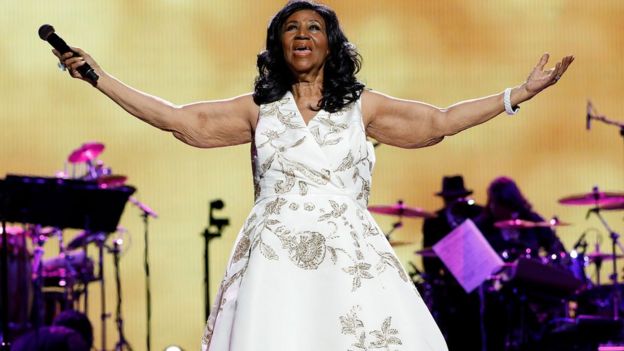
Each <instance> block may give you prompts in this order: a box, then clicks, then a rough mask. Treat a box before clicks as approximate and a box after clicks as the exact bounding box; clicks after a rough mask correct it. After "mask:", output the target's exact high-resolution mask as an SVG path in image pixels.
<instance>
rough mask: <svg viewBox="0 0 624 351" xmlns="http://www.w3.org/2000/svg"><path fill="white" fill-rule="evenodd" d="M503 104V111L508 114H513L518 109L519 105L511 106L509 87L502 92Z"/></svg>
mask: <svg viewBox="0 0 624 351" xmlns="http://www.w3.org/2000/svg"><path fill="white" fill-rule="evenodd" d="M503 105H505V112H507V114H508V115H510V116H512V115H515V114H516V113H518V111H519V110H520V107H519V106H515V109H514V108H513V107H512V106H511V88H507V89H505V92H504V93H503Z"/></svg>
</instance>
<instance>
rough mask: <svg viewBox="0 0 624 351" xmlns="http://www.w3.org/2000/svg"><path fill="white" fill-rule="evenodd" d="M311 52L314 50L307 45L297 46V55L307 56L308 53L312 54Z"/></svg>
mask: <svg viewBox="0 0 624 351" xmlns="http://www.w3.org/2000/svg"><path fill="white" fill-rule="evenodd" d="M310 52H312V49H311V48H310V47H309V46H307V45H305V44H302V45H297V46H295V53H296V54H306V53H310Z"/></svg>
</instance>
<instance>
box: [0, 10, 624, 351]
mask: <svg viewBox="0 0 624 351" xmlns="http://www.w3.org/2000/svg"><path fill="white" fill-rule="evenodd" d="M283 4H284V1H274V0H271V1H269V0H262V1H238V0H236V1H232V0H227V1H226V0H215V1H190V0H189V1H182V0H180V1H174V0H152V1H145V0H144V1H122V0H110V1H77V0H63V1H59V0H55V1H45V2H40V1H33V0H24V1H4V2H3V3H2V5H0V9H1V10H0V12H1V13H2V15H0V29H1V31H2V33H3V39H2V41H0V59H1V60H0V62H1V64H0V96H1V97H2V99H1V101H2V112H1V113H0V121H1V124H0V130H2V133H1V134H0V176H3V175H4V174H7V173H13V174H30V175H41V176H52V175H54V174H55V172H56V171H59V170H62V169H63V168H64V161H65V159H66V158H67V156H68V154H69V153H70V152H71V151H72V150H73V149H75V148H76V147H78V146H79V145H80V144H82V143H83V142H85V141H92V140H95V141H101V142H104V143H105V144H106V150H105V152H104V153H103V154H102V155H101V157H100V158H101V159H102V160H103V161H105V163H106V164H107V165H108V166H110V167H112V169H113V171H114V173H116V174H123V175H127V176H128V177H129V184H132V185H134V186H136V187H137V189H138V193H137V196H138V198H139V199H140V200H141V201H143V202H145V203H146V204H148V205H149V206H151V207H152V208H153V209H155V210H156V211H157V212H158V213H159V214H160V218H159V219H157V220H151V222H150V236H149V242H150V259H151V265H152V267H151V268H152V270H151V272H152V290H153V291H152V298H153V316H152V329H153V331H152V334H153V335H152V340H153V343H152V349H153V350H162V349H163V348H164V347H165V346H166V345H168V344H172V343H176V344H179V345H181V346H183V347H184V348H185V349H187V350H193V349H196V348H197V347H198V345H199V338H200V336H201V333H202V328H203V324H204V312H203V311H204V307H203V286H202V277H203V268H202V254H203V251H202V248H203V242H202V240H203V239H202V237H201V236H200V233H201V232H202V230H203V228H204V227H205V226H206V224H207V213H208V202H209V201H210V200H212V199H216V198H221V199H223V200H224V201H225V203H226V207H225V209H224V210H222V211H219V212H217V214H218V215H219V216H223V217H229V218H230V220H231V226H229V227H227V229H226V230H225V233H224V237H223V238H222V239H219V240H215V241H213V243H212V246H211V248H212V251H211V255H212V260H211V276H212V278H213V279H212V282H211V294H212V296H214V295H215V292H216V287H217V285H218V283H219V280H220V277H221V275H222V274H223V271H224V267H225V264H226V260H227V257H228V255H229V251H230V249H231V245H232V242H233V240H234V238H235V236H236V234H237V231H238V228H239V227H240V226H241V224H242V221H243V220H244V218H245V216H246V215H247V212H248V211H249V209H250V208H251V206H252V202H253V190H252V182H251V170H250V161H249V146H248V145H244V146H239V147H232V148H227V149H215V150H201V149H195V148H192V147H189V146H186V145H184V144H182V143H180V142H178V141H177V140H176V139H174V138H173V137H172V136H171V135H169V134H167V133H163V132H161V131H159V130H156V129H154V128H152V127H150V126H148V125H146V124H144V123H142V122H140V121H138V120H136V119H134V118H132V117H131V116H129V115H127V114H126V113H125V112H124V111H122V110H121V109H120V108H118V107H117V106H116V105H115V104H113V103H112V102H110V101H109V100H108V99H107V98H106V97H104V96H103V95H102V94H100V93H99V92H98V91H97V90H95V89H93V88H91V87H90V86H89V85H88V84H85V83H83V82H79V81H75V80H71V79H70V78H69V77H68V75H67V73H65V72H60V71H59V70H58V69H57V67H56V59H55V57H53V56H52V54H51V53H50V47H49V45H48V44H47V43H45V42H43V41H41V40H40V39H39V38H38V36H37V29H38V28H39V26H40V25H41V24H44V23H50V24H52V25H54V26H55V28H56V30H57V33H58V34H59V35H60V36H61V37H63V38H64V39H65V40H66V41H67V42H68V43H69V44H70V45H75V46H79V47H81V48H83V49H85V50H86V51H87V52H89V53H90V54H91V55H92V56H93V57H94V58H95V59H96V60H97V61H98V62H99V63H100V65H101V66H102V67H103V68H104V69H106V70H107V71H109V72H111V73H112V74H113V75H115V76H116V77H118V78H120V79H121V80H123V81H124V82H126V83H128V84H130V85H132V86H135V87H137V88H139V89H141V90H144V91H146V92H149V93H152V94H155V95H158V96H161V97H163V98H166V99H168V100H170V101H172V102H174V103H178V104H183V103H188V102H192V101H197V100H205V99H221V98H227V97H231V96H234V95H238V94H242V93H246V92H249V91H251V89H252V83H253V79H254V77H255V74H256V72H255V60H256V54H257V53H258V52H259V51H260V50H261V49H262V48H263V45H264V37H265V28H266V25H267V23H268V21H269V19H270V17H271V15H272V14H274V13H275V12H276V11H277V10H278V9H279V8H280V7H281V6H282V5H283ZM328 4H329V5H330V6H332V7H333V8H334V9H335V10H336V12H337V13H338V15H339V17H340V19H341V21H342V25H343V28H344V30H345V31H346V33H347V35H348V37H349V39H350V40H351V41H352V42H353V43H354V44H356V45H357V47H358V48H359V50H360V53H361V54H362V55H363V57H364V66H363V70H362V72H361V73H360V75H359V78H360V79H361V80H362V81H363V82H365V83H366V84H367V86H368V87H371V88H374V89H376V90H379V91H382V92H385V93H387V94H390V95H393V96H397V97H401V98H410V99H417V100H422V101H426V102H429V103H432V104H434V105H437V106H448V105H450V104H452V103H454V102H457V101H459V100H462V99H467V98H474V97H479V96H484V95H489V94H493V93H497V92H500V91H502V90H503V89H504V88H506V87H508V86H514V85H517V84H520V83H522V82H523V80H524V79H525V78H526V77H527V75H528V73H529V72H530V70H531V69H532V67H533V66H534V65H535V64H536V62H537V61H538V59H539V57H540V55H541V54H542V53H543V52H550V53H551V55H552V59H551V61H555V60H557V59H560V58H561V57H562V56H564V55H566V54H574V55H575V56H576V61H575V62H574V63H573V64H572V66H571V68H570V69H569V71H568V72H567V73H566V75H565V77H564V78H563V79H562V80H561V81H560V82H559V83H558V84H557V86H555V87H554V88H552V89H549V90H547V91H545V92H544V93H543V94H541V95H539V96H538V97H536V98H535V99H533V100H532V101H530V102H527V103H525V104H523V105H522V109H521V111H520V113H519V115H517V116H514V117H507V116H504V115H502V116H500V117H499V118H497V119H495V120H494V121H491V122H489V123H487V124H486V125H484V126H480V127H478V128H475V129H473V130H469V131H466V132H463V133H461V134H459V135H456V136H454V137H451V138H448V139H447V140H445V141H444V142H443V143H441V144H439V145H437V146H434V147H431V148H427V149H420V150H400V149H397V148H393V147H388V146H381V147H379V148H378V149H377V158H378V164H377V168H376V173H375V179H374V185H373V192H372V197H371V204H390V203H393V202H395V201H396V200H398V199H403V200H404V201H405V202H406V203H407V204H408V205H413V206H419V207H423V208H425V209H428V210H435V209H436V208H438V207H440V206H441V201H440V200H439V199H438V198H437V197H435V196H433V193H435V192H437V191H439V190H440V186H441V184H440V183H441V178H442V176H443V175H449V174H457V173H461V174H463V175H464V178H465V180H466V184H467V187H468V188H471V189H473V190H474V197H475V199H476V200H477V202H479V203H484V202H485V189H486V188H487V185H488V183H489V182H490V181H491V180H492V179H493V178H495V177H497V176H499V175H507V176H511V177H513V178H514V179H515V180H516V181H517V182H518V184H519V185H520V187H521V188H522V190H523V192H524V193H525V195H526V196H527V197H528V198H529V199H530V201H531V202H532V203H533V205H534V208H535V209H536V210H537V211H538V212H539V213H541V214H542V215H544V216H546V217H549V216H552V215H555V214H556V215H558V216H559V217H560V218H561V219H562V220H564V221H569V222H572V223H573V224H574V225H573V226H570V227H564V228H562V229H560V230H559V235H560V237H561V238H562V240H563V242H564V243H565V244H566V245H567V247H568V248H570V246H571V245H572V243H574V242H575V241H576V239H577V238H578V236H579V235H580V234H581V233H582V232H583V231H585V230H586V229H588V228H597V229H598V230H599V231H600V233H601V234H600V235H597V234H595V232H592V234H591V235H590V236H589V241H590V243H591V244H593V243H594V242H599V241H600V240H602V247H601V248H602V250H603V251H607V250H608V249H609V245H608V236H607V233H606V232H605V230H604V229H603V228H602V227H601V225H600V223H599V222H598V221H597V219H595V218H590V219H588V220H586V219H585V211H586V208H570V207H564V206H561V205H559V204H558V203H557V199H559V198H561V197H563V196H566V195H571V194H577V193H583V192H588V191H590V190H591V189H592V186H594V185H598V186H600V188H601V189H604V190H611V191H623V190H624V142H623V139H622V137H620V136H619V134H618V129H617V128H614V127H609V126H606V125H603V124H599V123H594V124H593V126H592V130H591V131H590V132H588V131H586V130H585V106H586V102H587V99H588V98H591V99H592V101H593V102H594V104H595V106H596V107H597V108H598V110H599V112H601V113H603V114H606V115H607V116H609V117H611V118H613V119H619V120H620V121H622V120H624V107H623V105H622V102H621V101H622V98H623V97H624V65H623V64H622V54H623V52H624V51H623V50H624V36H622V33H623V32H624V22H622V20H621V19H622V18H623V17H624V3H622V2H621V1H619V0H610V1H599V2H593V3H591V2H587V1H581V0H573V1H570V0H550V1H537V0H529V1H525V0H523V1H518V0H507V1H460V0H444V1H361V0H359V1H356V0H341V1H337V0H332V1H328ZM549 66H551V65H550V64H549ZM623 215H624V214H623V213H622V212H619V213H618V212H613V213H609V214H607V215H606V218H607V219H608V220H609V222H610V223H611V224H612V225H613V227H614V229H615V230H616V231H620V232H621V231H622V229H624V225H623V222H622V216H623ZM377 218H378V220H379V224H380V225H381V227H382V228H383V229H384V230H387V229H389V228H390V226H391V224H392V222H393V221H394V219H393V218H391V217H381V216H377ZM120 224H121V225H122V226H124V227H125V228H127V229H128V231H129V235H130V238H131V240H130V246H129V247H127V248H126V252H125V254H124V256H123V258H122V264H121V273H122V283H123V298H124V306H123V307H124V310H123V312H124V317H125V322H126V325H125V332H126V337H127V339H128V340H129V341H130V343H131V344H132V345H133V346H134V349H135V350H141V349H144V348H145V346H144V345H145V341H144V339H145V330H146V329H145V293H144V273H143V266H142V259H143V227H142V224H141V218H140V212H139V211H138V210H137V209H136V208H135V207H133V206H131V205H128V206H127V207H126V210H125V212H124V215H123V217H122V220H121V223H120ZM421 225H422V223H421V220H409V219H408V220H406V225H405V227H404V228H402V229H400V230H399V231H398V232H397V233H396V234H395V239H401V240H410V241H414V242H415V243H416V244H414V245H410V246H404V247H400V248H397V253H398V254H399V256H400V258H401V260H402V261H403V262H404V263H407V262H409V261H412V262H415V263H417V265H419V264H420V259H419V258H418V257H417V256H416V255H414V254H413V251H414V250H416V249H418V248H420V241H421V232H420V227H421ZM73 235H75V232H72V231H68V232H67V234H66V236H67V239H71V237H72V236H73ZM53 241H54V240H51V242H50V243H48V244H47V246H46V250H47V255H48V256H53V255H55V254H56V249H55V248H56V243H55V242H53ZM126 244H128V241H126ZM91 253H92V254H94V253H95V252H91ZM112 269H113V266H112V258H111V257H107V258H106V271H107V278H108V284H107V291H108V293H107V304H108V310H109V312H113V311H114V302H115V294H114V285H113V279H112V275H111V273H112ZM620 273H621V272H620ZM97 290H98V287H97V286H96V285H95V283H94V284H92V285H91V297H90V301H91V302H90V310H89V315H90V318H91V320H92V321H93V323H94V326H95V334H96V345H98V348H99V345H100V341H99V330H100V329H99V322H98V319H99V303H98V302H99V296H98V291H97ZM113 321H114V318H110V319H109V321H108V323H107V327H108V338H107V339H108V347H109V348H111V347H112V346H113V345H114V343H115V341H116V337H117V335H116V332H115V330H114V322H113Z"/></svg>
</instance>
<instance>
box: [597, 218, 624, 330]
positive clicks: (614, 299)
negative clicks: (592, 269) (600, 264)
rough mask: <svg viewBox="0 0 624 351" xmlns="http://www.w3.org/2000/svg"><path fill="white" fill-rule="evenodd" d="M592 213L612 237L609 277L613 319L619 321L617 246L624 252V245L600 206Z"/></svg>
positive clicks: (619, 298)
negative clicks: (611, 285) (610, 271)
mask: <svg viewBox="0 0 624 351" xmlns="http://www.w3.org/2000/svg"><path fill="white" fill-rule="evenodd" d="M589 212H590V213H594V214H595V215H596V217H598V219H599V220H600V222H601V223H602V225H603V226H604V227H605V229H606V230H607V231H608V232H609V238H611V261H612V262H613V267H612V269H613V271H612V273H611V275H609V279H610V280H611V281H612V282H613V292H612V294H611V303H612V307H613V320H614V321H618V320H619V319H620V301H621V299H622V297H621V296H620V290H619V289H618V273H617V254H616V247H619V249H620V251H621V252H624V246H622V243H620V242H619V240H618V239H619V238H620V235H619V234H618V233H616V232H615V231H613V229H611V227H610V226H609V223H607V221H606V220H605V219H604V217H603V216H602V214H601V213H600V207H596V208H593V209H591V210H589Z"/></svg>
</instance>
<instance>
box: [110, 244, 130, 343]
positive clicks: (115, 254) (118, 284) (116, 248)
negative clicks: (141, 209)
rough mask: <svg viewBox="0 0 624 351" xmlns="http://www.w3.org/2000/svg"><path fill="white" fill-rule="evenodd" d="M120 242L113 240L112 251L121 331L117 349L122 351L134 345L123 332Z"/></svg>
mask: <svg viewBox="0 0 624 351" xmlns="http://www.w3.org/2000/svg"><path fill="white" fill-rule="evenodd" d="M119 244H120V240H119V239H116V240H114V241H113V248H112V249H110V251H111V252H112V253H113V262H114V263H115V286H116V288H117V312H116V313H115V324H116V325H117V332H118V333H119V340H118V341H117V344H116V345H115V351H122V350H124V349H127V350H130V351H132V346H130V344H129V343H128V341H127V340H126V337H125V336H124V332H123V318H122V317H121V279H120V277H119V251H120V249H119Z"/></svg>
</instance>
